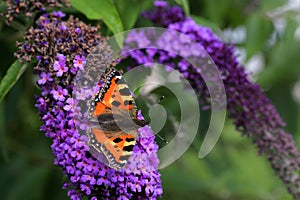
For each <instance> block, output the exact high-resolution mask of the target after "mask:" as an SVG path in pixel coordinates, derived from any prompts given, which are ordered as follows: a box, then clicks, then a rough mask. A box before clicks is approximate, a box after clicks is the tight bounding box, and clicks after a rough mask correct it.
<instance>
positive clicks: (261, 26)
mask: <svg viewBox="0 0 300 200" xmlns="http://www.w3.org/2000/svg"><path fill="white" fill-rule="evenodd" d="M246 29H247V30H246V31H247V41H246V51H247V57H248V58H250V57H251V56H253V55H254V54H255V53H257V52H258V51H261V50H262V49H264V47H265V45H266V42H267V41H268V39H269V37H270V36H271V33H272V31H273V29H272V22H271V21H270V20H268V19H267V18H265V17H264V16H261V15H259V14H254V15H252V16H251V17H250V18H249V19H248V21H247V24H246Z"/></svg>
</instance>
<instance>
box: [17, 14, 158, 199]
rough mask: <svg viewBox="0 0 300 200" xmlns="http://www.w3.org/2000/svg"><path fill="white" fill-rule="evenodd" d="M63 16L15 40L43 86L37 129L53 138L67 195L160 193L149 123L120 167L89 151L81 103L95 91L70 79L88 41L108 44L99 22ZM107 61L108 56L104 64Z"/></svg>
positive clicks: (80, 67)
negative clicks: (83, 88)
mask: <svg viewBox="0 0 300 200" xmlns="http://www.w3.org/2000/svg"><path fill="white" fill-rule="evenodd" d="M62 17H65V15H64V14H63V13H61V12H56V13H53V14H50V15H43V16H41V17H40V19H38V20H37V27H36V28H31V29H30V30H29V32H28V33H27V34H26V36H25V38H24V39H25V41H24V42H23V43H20V44H19V51H18V53H17V56H18V57H19V58H22V59H23V62H24V61H34V60H36V61H37V65H36V66H35V68H34V71H35V73H36V74H37V75H38V76H39V80H38V81H37V84H38V86H39V87H40V88H41V91H42V92H41V95H40V96H37V97H36V107H37V108H38V110H39V115H40V117H41V119H42V121H43V125H42V126H41V131H43V132H44V133H45V135H46V136H47V137H49V138H51V139H52V140H53V143H52V145H51V148H52V151H53V154H54V156H55V160H54V163H55V164H56V165H58V166H60V167H61V168H62V170H63V173H64V174H65V175H66V177H67V181H66V183H64V188H66V189H67V190H68V195H69V197H70V198H71V199H81V198H83V197H88V199H93V200H96V199H156V198H157V197H159V196H161V194H162V187H161V180H160V174H159V173H158V171H157V167H158V163H159V160H158V158H157V155H156V152H157V150H158V146H157V145H156V144H155V142H154V135H153V133H152V131H151V129H150V128H149V127H148V126H145V127H143V128H140V129H139V130H138V132H139V134H140V136H139V137H138V139H137V143H136V145H135V147H134V150H133V154H132V156H131V158H130V160H129V164H127V165H126V166H125V167H124V168H123V169H121V170H118V171H117V170H115V169H112V168H110V167H107V166H106V165H104V164H103V163H101V162H100V161H99V160H97V159H96V158H94V157H93V156H92V155H91V153H90V152H89V146H88V145H87V140H88V137H87V136H86V135H85V134H81V133H84V130H85V131H86V130H87V128H88V127H87V122H86V119H87V113H86V110H83V108H84V107H82V106H81V105H80V104H81V103H83V102H85V103H87V102H86V101H85V100H86V99H88V98H89V97H91V95H92V94H93V92H87V91H86V92H85V93H84V94H81V95H79V96H77V95H74V93H78V92H80V91H76V88H77V85H75V84H74V80H76V78H75V76H76V75H77V74H78V73H79V72H80V71H84V70H85V68H86V66H85V64H86V55H87V54H88V53H89V51H91V48H92V47H94V46H96V45H98V46H97V48H98V50H99V51H101V52H102V53H103V54H105V55H109V53H110V50H109V48H108V46H107V45H105V42H104V41H105V40H104V39H103V38H101V37H100V36H99V33H98V28H97V27H92V26H88V25H85V24H84V23H83V22H80V21H79V20H77V19H74V18H72V17H71V18H70V19H68V20H67V21H62V19H61V18H62ZM105 62H106V61H105V60H102V63H105ZM110 65H111V63H110V61H107V62H106V66H110ZM94 67H98V66H94ZM97 81H98V80H95V84H96V85H97ZM96 89H99V85H97V87H96ZM92 90H95V88H92Z"/></svg>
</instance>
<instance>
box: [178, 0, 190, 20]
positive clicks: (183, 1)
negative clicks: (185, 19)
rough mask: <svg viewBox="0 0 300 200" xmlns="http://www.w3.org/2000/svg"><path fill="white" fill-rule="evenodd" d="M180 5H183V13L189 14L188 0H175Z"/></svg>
mask: <svg viewBox="0 0 300 200" xmlns="http://www.w3.org/2000/svg"><path fill="white" fill-rule="evenodd" d="M175 1H176V3H178V4H179V5H180V6H182V7H183V10H184V13H185V15H186V16H189V15H190V5H189V0H175Z"/></svg>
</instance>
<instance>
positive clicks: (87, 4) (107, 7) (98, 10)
mask: <svg viewBox="0 0 300 200" xmlns="http://www.w3.org/2000/svg"><path fill="white" fill-rule="evenodd" d="M70 2H71V5H72V6H73V7H74V8H76V9H77V10H79V11H80V12H82V13H83V14H85V15H86V17H87V18H89V19H92V20H99V19H102V20H103V22H104V23H105V24H106V25H107V26H108V28H109V29H110V30H111V31H112V32H113V33H114V34H117V33H120V32H122V31H123V24H122V20H121V18H120V16H119V13H118V11H117V8H116V6H115V4H114V2H113V1H112V0H101V1H94V0H85V1H82V0H71V1H70Z"/></svg>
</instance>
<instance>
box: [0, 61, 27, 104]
mask: <svg viewBox="0 0 300 200" xmlns="http://www.w3.org/2000/svg"><path fill="white" fill-rule="evenodd" d="M26 67H27V65H26V64H25V65H22V64H21V63H20V62H19V60H16V61H15V62H14V63H13V64H12V65H11V66H10V67H9V69H8V70H7V72H6V75H5V76H4V78H3V79H2V80H1V83H0V103H1V102H2V100H3V98H4V97H5V95H6V94H7V93H8V92H9V90H10V89H11V88H12V87H13V86H14V85H15V83H16V82H17V80H18V79H19V78H20V77H21V75H22V74H23V72H24V71H25V69H26Z"/></svg>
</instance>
